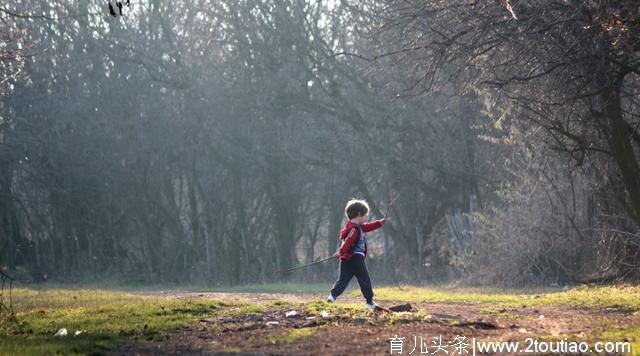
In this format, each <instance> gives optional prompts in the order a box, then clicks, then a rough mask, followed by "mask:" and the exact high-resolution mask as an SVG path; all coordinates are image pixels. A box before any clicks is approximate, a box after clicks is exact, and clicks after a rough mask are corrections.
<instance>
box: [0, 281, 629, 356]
mask: <svg viewBox="0 0 640 356" xmlns="http://www.w3.org/2000/svg"><path fill="white" fill-rule="evenodd" d="M329 287H330V286H328V285H313V284H311V285H304V284H265V285H252V286H243V287H236V288H227V289H223V288H220V289H217V290H214V291H212V290H211V289H208V290H199V289H195V288H188V289H187V288H185V289H181V290H162V289H159V288H150V289H137V290H136V289H130V290H127V291H126V292H125V291H116V290H104V289H62V288H60V289H29V288H20V289H16V290H14V293H13V305H14V310H15V311H16V315H15V319H8V318H2V321H1V324H0V354H2V355H5V354H7V355H21V354H27V355H46V354H92V353H93V354H114V355H121V354H148V355H155V354H161V353H170V354H172V353H173V354H201V353H207V352H212V353H213V352H242V353H256V354H274V353H275V354H283V353H286V354H346V353H355V354H389V351H390V340H389V338H391V337H394V336H396V335H397V336H398V337H404V338H405V339H404V353H405V354H409V352H411V351H412V349H413V347H414V345H415V341H418V342H420V337H422V339H423V341H424V343H425V344H428V345H433V341H434V337H438V336H441V337H442V340H443V344H444V345H445V347H446V346H447V343H450V342H451V341H452V340H453V339H454V338H455V337H456V336H457V335H459V336H464V337H466V338H467V339H468V340H470V339H471V338H476V340H478V341H520V342H521V344H522V345H523V346H524V345H526V344H525V339H527V338H534V339H536V340H540V341H542V340H547V341H548V340H555V341H559V340H565V341H575V342H582V341H586V342H588V343H590V344H593V343H595V342H597V341H613V342H622V341H630V342H631V343H632V345H633V353H634V354H640V288H639V287H633V286H623V285H620V286H607V287H587V286H581V287H575V288H569V289H566V290H562V289H545V290H502V289H486V288H483V289H480V288H459V287H453V286H438V287H418V286H402V285H400V286H387V287H382V288H376V289H375V290H374V292H375V295H376V297H375V299H376V300H377V302H378V304H380V305H381V306H384V307H390V306H394V305H398V304H406V303H410V304H411V306H412V310H411V311H405V312H397V313H395V312H394V313H389V312H384V311H382V312H376V313H373V312H371V311H369V310H368V309H366V308H365V307H364V304H363V301H362V297H361V296H360V295H359V293H360V292H359V290H358V289H357V283H352V284H351V286H350V287H349V289H348V290H347V292H346V293H345V294H344V295H342V296H340V298H338V302H337V303H334V304H329V303H327V302H325V301H324V298H325V296H326V294H327V292H326V291H327V290H328V288H329ZM61 329H65V330H66V335H63V336H56V333H58V332H61V331H60V330H61ZM62 333H64V332H62ZM76 334H77V335H76ZM429 347H432V346H429ZM449 347H451V346H449ZM469 351H471V349H469ZM429 352H433V349H431V350H429ZM419 353H420V345H418V347H417V348H416V350H415V351H414V352H413V354H419Z"/></svg>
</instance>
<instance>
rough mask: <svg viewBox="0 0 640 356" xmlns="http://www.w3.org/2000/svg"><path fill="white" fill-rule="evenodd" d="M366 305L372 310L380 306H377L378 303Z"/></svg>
mask: <svg viewBox="0 0 640 356" xmlns="http://www.w3.org/2000/svg"><path fill="white" fill-rule="evenodd" d="M365 305H366V306H367V308H369V309H371V310H376V307H378V304H376V302H371V303H366V304H365Z"/></svg>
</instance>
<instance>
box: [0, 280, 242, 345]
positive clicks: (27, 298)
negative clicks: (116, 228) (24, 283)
mask: <svg viewBox="0 0 640 356" xmlns="http://www.w3.org/2000/svg"><path fill="white" fill-rule="evenodd" d="M13 300H14V307H15V310H16V320H15V321H11V320H8V319H7V318H4V319H1V320H0V354H2V355H6V354H9V355H56V354H65V355H67V354H91V353H96V352H97V353H100V352H103V351H105V350H106V349H108V348H110V347H113V346H115V345H117V344H118V343H120V342H122V341H123V340H126V339H146V340H162V339H164V333H163V332H164V331H167V330H172V329H177V328H180V327H183V326H185V325H188V324H190V323H192V322H194V321H195V320H197V319H199V318H201V317H205V316H211V315H213V314H215V313H217V312H218V310H219V309H220V307H221V306H223V305H226V304H230V303H226V304H222V303H220V302H217V301H212V300H205V299H197V300H193V301H190V300H162V299H154V298H149V297H142V296H138V295H132V294H128V293H123V292H111V291H102V290H29V289H16V290H15V291H14V295H13ZM242 307H244V306H242ZM61 328H65V329H67V336H54V335H55V333H56V332H57V331H58V330H59V329H61ZM76 331H81V332H82V333H81V334H80V335H78V336H75V335H74V334H75V332H76Z"/></svg>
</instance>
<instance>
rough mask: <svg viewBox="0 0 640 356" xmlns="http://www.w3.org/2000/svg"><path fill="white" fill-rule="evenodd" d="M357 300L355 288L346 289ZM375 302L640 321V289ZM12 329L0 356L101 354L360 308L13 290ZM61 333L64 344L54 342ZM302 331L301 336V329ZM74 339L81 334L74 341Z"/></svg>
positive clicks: (298, 289)
mask: <svg viewBox="0 0 640 356" xmlns="http://www.w3.org/2000/svg"><path fill="white" fill-rule="evenodd" d="M328 287H329V286H327V285H314V284H310V285H301V284H284V283H282V284H259V285H253V286H241V287H234V288H233V289H225V290H224V291H228V292H229V291H235V292H262V293H273V292H275V293H302V294H308V293H311V294H319V293H320V292H321V293H322V294H325V293H326V290H327V289H328ZM350 289H351V291H350V292H348V293H352V294H355V295H359V293H360V291H359V290H358V289H357V283H352V286H350ZM375 295H376V298H377V299H379V300H394V301H405V302H467V303H483V304H486V307H485V309H486V310H485V312H487V313H502V312H501V311H500V309H501V308H503V307H521V306H522V305H526V306H528V307H529V306H531V307H533V306H547V305H571V306H579V307H587V308H597V309H604V308H624V309H628V310H633V311H636V312H637V313H640V287H635V286H628V285H619V286H608V287H586V286H581V287H575V288H571V289H568V290H565V291H563V290H559V289H544V290H509V289H507V290H501V289H497V288H459V287H453V286H400V287H381V288H376V289H375ZM13 301H14V309H15V310H16V312H17V314H16V316H17V322H10V321H8V320H7V319H6V318H5V319H2V318H0V354H2V355H4V354H10V355H34V354H37V355H56V354H65V355H67V354H71V355H72V354H91V353H100V352H104V351H106V350H107V349H109V348H112V347H114V346H116V345H117V344H119V343H121V342H123V341H125V340H130V339H134V340H136V339H143V340H144V339H148V340H163V339H164V337H165V336H164V335H166V331H168V330H174V329H178V328H181V327H184V326H185V325H188V324H191V323H193V322H194V321H196V320H198V319H199V318H202V317H211V316H219V315H224V313H229V315H234V314H236V315H237V314H242V315H244V314H255V313H260V312H261V311H263V310H264V308H265V307H266V306H269V305H277V306H281V307H285V308H287V307H291V308H292V309H298V308H305V309H307V310H308V311H309V312H311V313H314V314H317V315H319V314H320V313H321V312H322V311H326V312H328V313H329V314H330V315H345V314H348V315H358V313H360V312H363V306H362V303H326V302H324V301H310V302H306V303H303V304H297V303H290V302H286V301H273V302H270V303H268V304H267V305H266V306H259V305H255V304H250V303H242V302H232V303H222V302H219V301H214V300H207V299H202V298H197V299H194V300H193V301H190V300H186V299H172V300H168V299H159V298H153V297H145V296H141V295H136V294H131V293H126V292H122V291H113V290H100V289H47V290H43V289H39V290H34V289H26V288H19V289H15V290H14V293H13ZM60 328H66V329H67V331H68V335H67V336H63V337H57V336H54V334H55V333H56V331H58V330H59V329H60ZM303 330H304V329H303ZM76 331H82V333H81V334H80V335H78V336H74V333H75V332H76ZM310 332H312V330H304V331H298V330H294V331H290V332H289V333H288V334H286V335H281V336H277V337H275V338H274V340H273V341H275V342H288V341H292V340H295V339H298V338H300V337H305V336H308V335H307V334H305V333H310ZM639 335H640V327H638V326H629V327H627V328H622V329H617V330H616V329H607V330H606V332H602V333H600V334H594V336H597V337H596V338H595V339H596V340H623V339H626V340H629V341H632V342H633V345H634V350H640V341H639V340H640V337H638V336H639Z"/></svg>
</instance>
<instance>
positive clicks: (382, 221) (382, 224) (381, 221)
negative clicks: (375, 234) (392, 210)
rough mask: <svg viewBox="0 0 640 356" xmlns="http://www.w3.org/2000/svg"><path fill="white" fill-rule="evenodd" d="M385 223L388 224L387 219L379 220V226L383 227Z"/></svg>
mask: <svg viewBox="0 0 640 356" xmlns="http://www.w3.org/2000/svg"><path fill="white" fill-rule="evenodd" d="M386 223H388V221H387V218H383V219H382V220H380V226H384V225H385V224H386Z"/></svg>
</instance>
